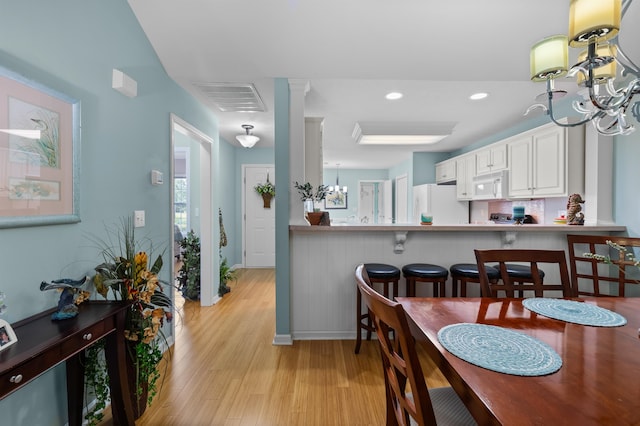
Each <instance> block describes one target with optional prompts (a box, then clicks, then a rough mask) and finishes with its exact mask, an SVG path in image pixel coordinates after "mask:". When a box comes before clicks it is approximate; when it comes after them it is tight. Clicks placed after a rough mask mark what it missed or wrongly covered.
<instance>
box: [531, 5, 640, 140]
mask: <svg viewBox="0 0 640 426" xmlns="http://www.w3.org/2000/svg"><path fill="white" fill-rule="evenodd" d="M631 2H632V0H571V5H570V9H569V36H568V37H567V36H565V35H555V36H551V37H547V38H545V39H543V40H541V41H539V42H538V43H536V44H535V45H533V47H532V48H531V80H533V81H540V82H542V81H544V82H546V84H547V91H546V93H543V94H542V95H540V96H538V98H536V99H537V100H539V101H543V100H545V99H546V101H547V103H546V105H545V104H543V103H538V104H535V105H532V106H531V107H529V109H527V111H526V112H525V115H527V114H528V113H529V112H531V111H532V110H533V109H535V108H542V109H543V110H544V111H545V112H546V114H547V115H549V117H550V118H551V120H552V121H553V122H554V123H555V124H557V125H558V126H562V127H574V126H579V125H582V124H584V123H587V122H589V121H591V123H592V124H593V126H594V127H595V129H596V130H597V131H598V133H600V134H603V135H606V136H614V135H628V134H629V133H631V132H633V131H634V127H633V125H630V124H629V123H628V122H627V117H626V113H627V110H629V111H630V112H631V114H632V115H633V116H634V117H635V118H636V120H638V121H640V103H638V102H635V103H634V102H633V101H632V99H633V96H634V95H636V94H638V93H640V67H638V66H637V65H636V64H634V63H633V62H632V61H631V59H629V57H628V56H627V55H625V53H624V51H623V50H622V48H621V47H620V44H619V40H618V32H619V30H620V21H621V20H622V17H623V16H624V14H625V12H626V11H627V10H628V9H629V6H630V5H631ZM568 46H571V47H578V48H586V50H584V51H583V52H581V53H580V54H579V56H578V63H577V64H575V65H574V66H573V67H571V69H568ZM618 66H619V68H620V69H619V70H618V69H617V67H618ZM565 75H567V76H568V77H575V78H576V80H577V81H576V82H577V84H578V85H579V86H580V87H584V90H582V91H581V92H579V94H580V95H581V98H580V99H578V100H574V101H573V102H572V106H573V109H574V110H575V111H577V112H578V113H580V114H581V115H582V116H581V118H580V120H579V121H578V122H573V123H564V122H560V121H559V120H558V119H556V117H555V116H554V112H553V101H554V100H555V99H559V98H561V97H562V96H564V95H566V93H567V92H566V91H564V90H557V89H556V88H555V87H554V80H555V79H556V78H559V77H563V76H565ZM616 79H618V80H619V81H616Z"/></svg>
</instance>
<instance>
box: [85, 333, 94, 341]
mask: <svg viewBox="0 0 640 426" xmlns="http://www.w3.org/2000/svg"><path fill="white" fill-rule="evenodd" d="M82 338H83V339H84V340H91V339H92V338H93V335H92V334H91V333H87V334H85V335H84V336H82Z"/></svg>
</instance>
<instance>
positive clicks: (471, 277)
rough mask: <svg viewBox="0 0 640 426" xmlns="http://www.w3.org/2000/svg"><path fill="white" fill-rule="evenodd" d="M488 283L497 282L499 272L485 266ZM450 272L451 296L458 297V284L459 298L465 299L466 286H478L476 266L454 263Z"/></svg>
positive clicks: (478, 279)
mask: <svg viewBox="0 0 640 426" xmlns="http://www.w3.org/2000/svg"><path fill="white" fill-rule="evenodd" d="M485 270H486V271H487V276H488V278H489V282H497V281H498V280H499V279H500V271H499V270H497V269H496V268H494V267H492V266H489V265H485ZM449 271H450V272H451V281H452V282H453V287H452V291H451V295H452V296H453V297H456V296H457V295H458V283H460V296H461V297H467V284H468V283H476V284H480V272H478V265H477V264H475V263H456V264H454V265H451V267H450V268H449Z"/></svg>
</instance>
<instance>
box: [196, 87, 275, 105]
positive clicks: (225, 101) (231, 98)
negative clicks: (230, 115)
mask: <svg viewBox="0 0 640 426" xmlns="http://www.w3.org/2000/svg"><path fill="white" fill-rule="evenodd" d="M193 85H194V86H195V87H197V88H198V90H200V92H202V94H203V95H204V96H205V97H206V98H207V99H208V100H210V101H211V102H212V103H213V104H214V105H215V106H217V107H218V109H220V111H223V112H265V111H266V110H267V109H266V107H265V105H264V102H262V98H261V97H260V94H259V93H258V91H257V90H256V87H255V86H254V85H253V84H251V83H193Z"/></svg>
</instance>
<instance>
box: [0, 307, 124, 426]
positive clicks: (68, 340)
mask: <svg viewBox="0 0 640 426" xmlns="http://www.w3.org/2000/svg"><path fill="white" fill-rule="evenodd" d="M127 306H128V304H127V303H126V302H106V301H104V302H102V301H100V302H98V301H91V302H85V303H83V304H81V305H80V306H79V308H80V313H79V314H78V315H77V316H76V317H75V318H71V319H67V320H62V321H52V320H51V314H52V313H53V312H55V309H52V310H49V311H46V312H42V313H41V314H38V315H34V316H32V317H29V318H26V319H24V320H22V321H19V322H17V323H14V324H12V328H13V329H14V331H15V333H16V336H17V338H18V341H17V342H16V343H15V344H13V345H11V346H10V347H8V348H7V349H5V350H3V351H2V352H0V399H2V398H4V397H6V396H7V395H9V394H10V393H12V392H13V391H15V390H16V389H19V388H21V387H22V386H24V385H26V384H27V383H29V382H31V381H32V380H33V379H35V378H36V377H38V376H39V375H40V374H42V373H44V372H45V371H47V370H49V369H50V368H52V367H54V366H56V365H58V364H60V363H61V362H63V361H66V367H67V406H68V410H69V426H75V425H81V424H82V409H83V401H84V398H83V393H84V366H83V364H82V362H81V361H82V357H83V351H84V349H85V348H87V347H89V346H91V345H92V344H93V343H95V342H96V341H98V340H99V339H100V338H101V337H106V344H105V356H106V359H107V369H108V373H109V380H110V385H111V410H112V413H113V421H114V424H119V425H134V424H135V421H134V419H133V410H132V406H131V399H130V396H129V395H130V394H129V382H128V381H127V378H126V374H127V373H126V367H125V365H126V364H125V356H126V348H125V339H124V324H125V314H126V310H127Z"/></svg>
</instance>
